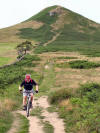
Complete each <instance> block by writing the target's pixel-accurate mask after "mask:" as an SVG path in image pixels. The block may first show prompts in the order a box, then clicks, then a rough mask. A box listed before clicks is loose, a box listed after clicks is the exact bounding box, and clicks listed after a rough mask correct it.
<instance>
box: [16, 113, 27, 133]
mask: <svg viewBox="0 0 100 133" xmlns="http://www.w3.org/2000/svg"><path fill="white" fill-rule="evenodd" d="M18 115H19V116H18V117H19V118H20V129H19V131H17V132H16V133H28V131H29V120H28V119H27V118H26V117H25V116H23V115H20V114H18Z"/></svg>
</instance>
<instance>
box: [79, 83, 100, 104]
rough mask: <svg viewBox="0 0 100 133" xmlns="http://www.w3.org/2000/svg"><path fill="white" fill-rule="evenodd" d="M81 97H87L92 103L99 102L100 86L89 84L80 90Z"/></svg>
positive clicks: (82, 86)
mask: <svg viewBox="0 0 100 133" xmlns="http://www.w3.org/2000/svg"><path fill="white" fill-rule="evenodd" d="M78 91H79V93H80V96H81V97H83V96H85V97H86V98H88V100H89V101H91V102H97V101H98V99H99V97H100V85H99V84H96V83H87V84H85V85H81V87H80V88H79V90H78Z"/></svg>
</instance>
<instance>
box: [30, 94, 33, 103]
mask: <svg viewBox="0 0 100 133" xmlns="http://www.w3.org/2000/svg"><path fill="white" fill-rule="evenodd" d="M30 95H31V102H33V93H30Z"/></svg>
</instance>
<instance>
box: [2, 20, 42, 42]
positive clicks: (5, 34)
mask: <svg viewBox="0 0 100 133" xmlns="http://www.w3.org/2000/svg"><path fill="white" fill-rule="evenodd" d="M42 25H43V23H41V22H37V21H28V22H23V23H20V24H17V25H14V26H11V27H8V28H4V29H0V42H10V43H11V42H22V41H25V39H21V38H19V36H17V35H16V34H18V33H19V32H20V31H19V30H20V29H22V28H33V29H38V28H40V27H41V26H42ZM33 43H34V41H33Z"/></svg>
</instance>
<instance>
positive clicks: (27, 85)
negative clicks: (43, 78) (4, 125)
mask: <svg viewBox="0 0 100 133" xmlns="http://www.w3.org/2000/svg"><path fill="white" fill-rule="evenodd" d="M34 86H36V91H34V89H33V87H34ZM22 87H24V89H23V110H26V103H27V94H28V93H30V95H31V103H30V104H31V107H32V102H33V94H34V92H36V93H38V84H37V83H36V82H35V81H34V80H33V79H31V75H30V74H26V75H25V80H24V81H23V82H22V83H21V84H20V86H19V91H21V92H22Z"/></svg>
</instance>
